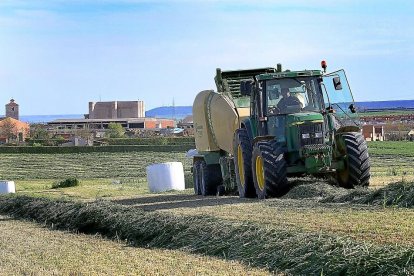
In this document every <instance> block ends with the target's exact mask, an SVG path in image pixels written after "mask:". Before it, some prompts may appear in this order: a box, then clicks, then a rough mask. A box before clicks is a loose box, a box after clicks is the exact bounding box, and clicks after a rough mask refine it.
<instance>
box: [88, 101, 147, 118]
mask: <svg viewBox="0 0 414 276" xmlns="http://www.w3.org/2000/svg"><path fill="white" fill-rule="evenodd" d="M86 117H87V118H88V119H123V118H143V117H145V107H144V101H112V102H89V114H88V115H86Z"/></svg>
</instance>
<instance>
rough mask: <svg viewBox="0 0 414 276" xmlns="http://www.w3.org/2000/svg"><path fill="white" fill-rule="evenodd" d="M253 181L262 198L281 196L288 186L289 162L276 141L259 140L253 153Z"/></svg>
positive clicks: (257, 192)
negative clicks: (287, 162)
mask: <svg viewBox="0 0 414 276" xmlns="http://www.w3.org/2000/svg"><path fill="white" fill-rule="evenodd" d="M252 171H253V182H254V187H255V189H256V194H257V197H258V198H260V199H264V198H268V197H276V196H281V195H283V193H285V192H286V190H287V188H288V181H287V164H286V161H285V158H284V151H283V149H282V147H280V146H279V145H277V143H276V142H275V141H265V142H258V143H256V144H255V145H254V147H253V154H252Z"/></svg>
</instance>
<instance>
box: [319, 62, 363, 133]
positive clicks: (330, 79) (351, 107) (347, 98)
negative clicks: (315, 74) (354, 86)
mask: <svg viewBox="0 0 414 276" xmlns="http://www.w3.org/2000/svg"><path fill="white" fill-rule="evenodd" d="M322 87H323V89H324V90H325V91H324V94H323V95H324V98H325V106H327V107H328V106H330V107H331V108H332V109H333V113H332V114H333V116H334V118H335V123H336V125H337V127H341V126H358V125H360V121H359V117H358V114H357V113H356V108H355V103H354V98H353V96H352V92H351V88H350V87H349V84H348V80H347V78H346V75H345V71H344V70H339V71H336V72H332V73H330V74H326V75H324V76H323V83H322Z"/></svg>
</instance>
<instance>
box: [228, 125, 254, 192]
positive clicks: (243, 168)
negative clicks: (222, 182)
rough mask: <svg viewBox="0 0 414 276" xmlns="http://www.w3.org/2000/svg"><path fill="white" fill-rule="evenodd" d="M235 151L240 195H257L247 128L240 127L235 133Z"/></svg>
mask: <svg viewBox="0 0 414 276" xmlns="http://www.w3.org/2000/svg"><path fill="white" fill-rule="evenodd" d="M233 152H234V159H233V161H234V171H235V173H236V182H237V189H238V190H239V197H241V198H244V197H256V191H255V189H254V185H253V177H252V145H251V143H250V140H249V136H248V135H247V130H246V129H238V130H236V132H235V133H234V139H233Z"/></svg>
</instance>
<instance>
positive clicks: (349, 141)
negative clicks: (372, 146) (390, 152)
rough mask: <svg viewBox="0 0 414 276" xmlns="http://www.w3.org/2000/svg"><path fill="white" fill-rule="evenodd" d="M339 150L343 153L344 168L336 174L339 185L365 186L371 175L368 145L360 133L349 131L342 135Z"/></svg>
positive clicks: (345, 186) (348, 186)
mask: <svg viewBox="0 0 414 276" xmlns="http://www.w3.org/2000/svg"><path fill="white" fill-rule="evenodd" d="M341 138H342V142H343V143H339V152H340V153H341V154H342V155H345V159H344V160H345V162H344V165H345V166H344V169H343V170H341V171H338V172H337V174H336V176H337V180H338V183H339V186H341V187H344V188H354V187H357V186H360V187H367V186H368V185H369V179H370V177H371V174H370V168H371V164H370V161H369V155H368V147H367V143H366V142H365V139H364V137H363V136H362V134H361V133H358V132H350V133H346V134H343V135H342V137H341Z"/></svg>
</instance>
